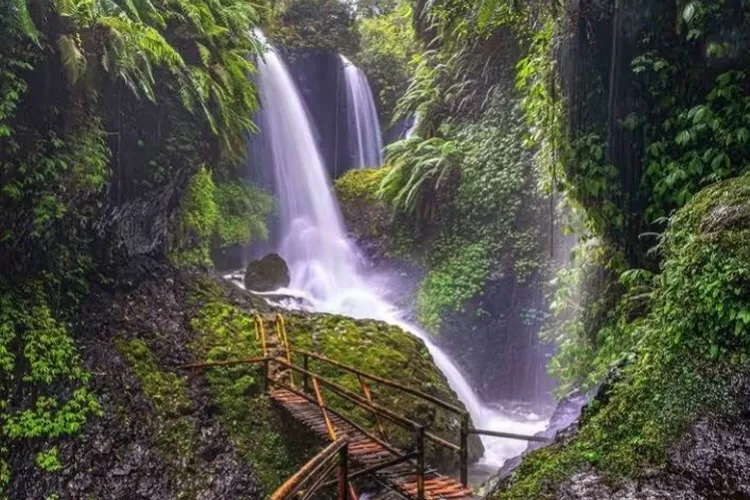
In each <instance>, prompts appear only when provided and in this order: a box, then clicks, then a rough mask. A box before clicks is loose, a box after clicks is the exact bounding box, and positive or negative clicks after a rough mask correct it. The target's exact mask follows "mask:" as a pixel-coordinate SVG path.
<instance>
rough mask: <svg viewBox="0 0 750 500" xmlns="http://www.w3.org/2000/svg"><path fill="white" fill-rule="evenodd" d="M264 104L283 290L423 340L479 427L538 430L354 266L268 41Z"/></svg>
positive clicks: (500, 449) (495, 444)
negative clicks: (497, 401)
mask: <svg viewBox="0 0 750 500" xmlns="http://www.w3.org/2000/svg"><path fill="white" fill-rule="evenodd" d="M258 87H259V90H260V95H261V102H262V104H263V112H262V116H261V118H260V121H261V130H262V135H263V138H264V140H265V141H266V142H267V143H268V145H269V147H270V150H271V152H272V156H273V168H274V174H275V178H276V184H277V192H278V197H279V202H280V209H281V210H280V212H281V213H280V216H281V233H282V239H281V243H280V245H279V253H280V254H281V255H282V256H283V257H284V259H286V261H287V263H288V264H289V267H290V270H291V275H292V283H291V285H290V289H289V290H283V291H282V292H284V293H288V294H291V295H294V294H297V295H301V296H304V297H305V298H306V299H307V300H308V301H309V302H310V303H311V304H313V306H314V307H315V309H316V310H319V311H324V312H330V313H337V314H343V315H347V316H352V317H357V318H372V319H378V320H382V321H385V322H388V323H391V324H395V325H398V326H400V327H402V328H403V329H405V330H407V331H409V332H410V333H412V334H413V335H415V336H417V337H419V338H420V339H422V340H423V341H424V343H425V344H426V346H427V348H428V349H429V351H430V353H431V354H432V357H433V359H434V360H435V363H436V364H437V366H438V368H439V369H440V370H441V371H442V372H443V374H444V375H445V377H446V379H447V380H448V382H449V384H450V386H451V388H452V389H453V390H454V391H455V392H456V394H457V395H458V397H459V399H461V401H462V402H463V403H464V404H465V405H466V408H467V410H468V411H469V412H470V414H471V416H472V419H473V421H474V423H475V425H476V426H477V427H478V428H486V429H502V430H511V429H512V430H514V431H515V432H532V431H533V432H536V431H538V430H541V428H542V427H543V423H539V422H537V423H535V424H533V426H535V427H534V428H532V424H529V427H528V428H519V426H520V425H522V424H518V423H517V422H514V421H512V420H510V419H508V418H506V417H504V416H503V415H502V414H500V413H498V412H497V411H495V410H493V409H491V408H488V407H487V406H485V405H483V404H482V402H481V401H480V400H479V399H478V398H477V395H476V394H475V392H474V391H473V390H472V388H471V387H470V386H469V384H468V383H467V382H466V379H465V378H464V376H463V375H462V374H461V372H460V370H459V369H458V368H457V367H456V366H455V365H454V364H453V362H452V361H451V359H450V358H449V357H448V356H447V355H446V354H445V353H444V352H443V351H442V350H440V349H439V348H438V347H437V346H436V345H435V344H434V343H433V342H432V341H431V340H430V338H429V336H428V335H427V334H425V333H424V332H423V331H422V330H420V329H419V328H417V327H416V326H414V325H411V324H409V323H407V322H405V321H404V320H403V319H402V318H401V314H400V313H399V311H398V310H397V309H396V308H395V307H394V306H393V305H392V304H390V303H388V302H387V301H386V300H385V299H384V298H383V296H384V294H383V293H381V292H380V291H379V290H377V289H376V288H375V287H374V286H373V285H372V284H371V282H369V281H368V280H367V279H366V277H364V276H363V275H362V274H360V271H359V262H360V258H359V254H358V251H357V248H356V247H355V246H354V245H353V244H352V243H351V242H350V241H349V239H348V238H347V237H346V233H345V231H344V224H343V222H342V217H341V213H340V211H339V208H338V205H337V202H336V200H335V199H334V197H333V194H332V190H331V182H330V179H329V177H328V174H327V171H326V169H325V166H324V165H323V161H322V159H321V156H320V153H319V151H318V149H317V147H316V145H315V142H314V139H313V135H312V132H311V126H310V123H309V120H308V115H307V113H306V110H305V108H304V105H303V101H302V99H301V97H300V95H299V93H298V91H297V89H296V87H295V85H294V82H293V81H292V79H291V77H290V75H289V73H288V71H287V69H286V67H285V65H284V63H283V62H282V60H281V58H280V57H279V55H278V54H277V53H276V52H275V51H274V50H273V48H272V47H270V48H269V50H268V52H267V53H266V55H265V60H264V61H261V62H259V64H258ZM484 444H485V448H486V453H485V456H484V458H483V462H485V463H486V464H487V465H489V466H493V467H499V466H500V465H501V464H502V463H503V462H504V461H505V460H506V459H507V458H510V457H512V456H515V455H517V454H518V453H520V452H521V451H523V449H524V448H525V443H523V442H520V441H519V442H516V443H509V442H508V441H507V440H498V439H492V438H489V439H486V440H484Z"/></svg>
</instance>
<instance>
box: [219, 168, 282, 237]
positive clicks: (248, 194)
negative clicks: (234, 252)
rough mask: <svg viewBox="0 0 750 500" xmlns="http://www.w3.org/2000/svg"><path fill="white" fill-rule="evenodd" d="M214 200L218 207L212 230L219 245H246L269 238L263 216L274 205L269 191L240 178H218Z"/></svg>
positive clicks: (264, 216)
mask: <svg viewBox="0 0 750 500" xmlns="http://www.w3.org/2000/svg"><path fill="white" fill-rule="evenodd" d="M214 201H215V203H216V207H217V209H218V218H217V220H216V229H215V233H216V237H217V238H218V241H219V246H221V247H228V246H231V245H245V244H247V243H249V242H250V241H253V240H265V239H267V238H268V227H267V226H266V219H267V218H268V216H269V215H270V213H271V212H272V210H273V208H274V201H273V197H271V195H269V194H268V193H266V192H265V191H263V190H262V189H260V188H258V187H256V186H254V185H252V184H250V183H248V182H245V181H242V180H240V181H234V182H219V183H218V184H217V185H216V191H215V192H214Z"/></svg>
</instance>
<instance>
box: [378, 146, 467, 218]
mask: <svg viewBox="0 0 750 500" xmlns="http://www.w3.org/2000/svg"><path fill="white" fill-rule="evenodd" d="M386 155H387V156H386V161H387V163H388V165H390V166H391V170H390V171H389V173H388V174H387V175H386V176H385V177H384V178H383V181H382V182H381V184H380V187H379V189H378V196H379V197H380V198H382V199H386V200H388V201H390V202H391V203H392V204H393V206H394V209H396V210H400V211H403V212H406V213H410V214H418V215H420V216H421V217H422V218H423V219H424V218H425V216H428V214H429V213H431V212H432V209H433V208H434V207H432V206H430V203H429V201H428V200H430V199H432V198H433V196H432V194H434V193H435V192H436V191H438V190H439V189H440V188H441V186H442V184H443V182H444V181H445V180H446V179H447V178H448V177H449V174H450V173H451V172H452V171H453V170H454V168H456V167H457V165H458V163H459V159H460V152H459V149H458V144H457V143H456V142H455V141H449V140H445V139H443V138H440V137H432V138H430V139H427V140H424V139H422V138H420V137H418V136H415V137H411V138H409V139H406V140H403V141H399V142H396V143H394V144H392V145H390V146H388V147H387V148H386Z"/></svg>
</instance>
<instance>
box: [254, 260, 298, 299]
mask: <svg viewBox="0 0 750 500" xmlns="http://www.w3.org/2000/svg"><path fill="white" fill-rule="evenodd" d="M291 281H292V278H291V275H290V273H289V266H287V264H286V261H285V260H284V259H282V258H281V256H280V255H279V254H275V253H271V254H268V255H266V256H265V257H263V258H262V259H260V260H254V261H252V262H250V263H249V264H248V265H247V268H246V269H245V287H246V288H247V289H248V290H254V291H256V292H270V291H272V290H277V289H279V288H282V287H286V286H289V283H291Z"/></svg>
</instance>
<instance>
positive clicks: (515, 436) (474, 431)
mask: <svg viewBox="0 0 750 500" xmlns="http://www.w3.org/2000/svg"><path fill="white" fill-rule="evenodd" d="M469 434H479V435H482V436H493V437H499V438H504V439H517V440H519V441H534V442H536V443H550V442H552V439H551V438H548V437H544V436H527V435H524V434H513V433H512V432H499V431H489V430H482V429H469Z"/></svg>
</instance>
